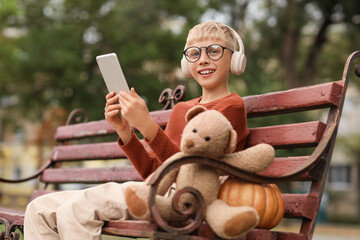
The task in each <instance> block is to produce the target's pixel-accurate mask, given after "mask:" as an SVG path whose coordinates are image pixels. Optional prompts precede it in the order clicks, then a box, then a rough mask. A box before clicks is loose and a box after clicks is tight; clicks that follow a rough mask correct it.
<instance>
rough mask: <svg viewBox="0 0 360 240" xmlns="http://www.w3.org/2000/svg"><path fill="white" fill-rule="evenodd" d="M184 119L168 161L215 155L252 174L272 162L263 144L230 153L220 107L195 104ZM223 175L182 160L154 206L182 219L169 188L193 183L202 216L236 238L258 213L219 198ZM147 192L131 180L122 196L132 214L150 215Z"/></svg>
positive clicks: (186, 202) (184, 204)
mask: <svg viewBox="0 0 360 240" xmlns="http://www.w3.org/2000/svg"><path fill="white" fill-rule="evenodd" d="M185 118H186V121H187V125H186V126H185V128H184V130H183V134H182V136H181V144H180V150H181V151H180V152H178V153H176V154H174V155H173V156H171V157H170V158H169V159H168V160H166V161H171V160H174V159H178V158H180V157H184V156H196V155H198V156H205V157H210V158H213V159H214V158H215V159H218V160H220V161H224V162H227V163H229V164H231V165H233V166H235V167H237V168H241V169H243V170H246V171H249V172H254V173H256V172H261V171H263V170H265V169H266V168H267V167H268V166H270V165H271V163H272V161H273V159H274V155H275V154H274V148H273V147H272V146H270V145H268V144H265V143H261V144H258V145H255V146H253V147H250V148H247V149H245V150H243V151H240V152H235V153H234V150H235V147H236V139H237V135H236V131H235V130H234V129H233V127H232V125H231V123H230V122H229V120H228V119H227V118H226V117H225V116H224V115H223V114H221V113H220V112H218V111H216V110H207V109H206V108H205V107H203V106H201V105H198V106H195V107H193V108H191V109H190V110H188V112H187V113H186V116H185ZM195 158H196V157H195ZM195 160H196V159H195ZM221 174H222V173H221V172H220V171H218V170H217V169H215V168H213V167H210V166H205V165H200V164H196V163H191V164H185V165H182V166H181V167H179V168H177V169H173V170H172V171H170V172H169V173H168V174H167V175H165V177H164V178H163V179H162V180H161V182H160V185H159V187H158V189H157V190H158V191H157V193H156V194H157V195H156V206H157V208H158V210H159V213H160V215H161V217H162V218H163V220H165V221H179V220H184V216H182V215H180V214H179V213H178V212H176V211H175V210H173V208H172V198H173V196H174V194H169V189H170V187H171V186H172V185H173V183H174V182H175V185H176V187H175V191H177V190H180V189H182V188H184V187H193V188H195V189H197V190H198V191H199V192H200V193H201V194H202V196H203V198H204V201H205V204H206V213H205V220H206V222H207V223H208V224H209V226H210V227H211V229H212V230H213V231H214V232H215V234H217V235H218V236H219V237H221V238H224V239H233V238H238V237H240V236H242V235H244V234H246V233H247V232H249V231H251V230H252V229H253V228H255V227H256V226H257V224H258V222H259V215H258V213H257V211H256V210H255V209H254V208H253V207H250V206H236V207H234V206H229V205H227V203H225V202H224V201H222V200H220V199H218V194H219V189H220V185H221V182H220V178H221V177H220V176H221ZM150 177H151V176H150ZM150 177H149V178H148V179H150ZM149 191H150V187H149V186H148V185H147V183H146V181H145V182H139V183H134V184H131V185H129V186H127V188H126V189H125V201H126V204H127V206H128V210H129V212H130V214H131V215H132V216H133V217H134V218H135V219H141V220H150V210H149V206H148V198H149ZM194 201H196V200H195V197H194V196H193V195H192V194H190V193H187V194H182V195H181V196H180V200H179V205H180V206H179V208H180V209H182V210H186V209H187V208H189V206H191V205H192V206H194V205H193V204H196V202H194Z"/></svg>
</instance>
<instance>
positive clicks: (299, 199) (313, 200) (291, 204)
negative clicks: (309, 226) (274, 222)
mask: <svg viewBox="0 0 360 240" xmlns="http://www.w3.org/2000/svg"><path fill="white" fill-rule="evenodd" d="M282 197H283V199H284V204H285V213H284V216H285V217H286V218H307V219H313V218H314V216H315V214H316V212H315V211H314V209H316V208H315V207H316V205H317V204H318V200H319V197H318V196H317V195H316V193H312V194H289V193H283V194H282Z"/></svg>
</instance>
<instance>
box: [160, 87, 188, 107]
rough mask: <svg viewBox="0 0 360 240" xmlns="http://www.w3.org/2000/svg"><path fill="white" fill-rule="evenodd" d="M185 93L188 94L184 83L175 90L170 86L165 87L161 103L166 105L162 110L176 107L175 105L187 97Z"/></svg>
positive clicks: (161, 95)
mask: <svg viewBox="0 0 360 240" xmlns="http://www.w3.org/2000/svg"><path fill="white" fill-rule="evenodd" d="M185 95H186V90H185V87H184V86H182V85H178V86H177V87H176V88H175V89H174V91H173V90H171V89H170V88H165V89H164V91H162V93H161V94H160V97H159V103H162V104H164V105H165V106H164V107H163V108H162V110H166V109H172V108H174V106H175V104H176V103H177V102H179V101H182V100H184V99H185Z"/></svg>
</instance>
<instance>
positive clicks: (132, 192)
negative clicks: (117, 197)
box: [125, 183, 150, 220]
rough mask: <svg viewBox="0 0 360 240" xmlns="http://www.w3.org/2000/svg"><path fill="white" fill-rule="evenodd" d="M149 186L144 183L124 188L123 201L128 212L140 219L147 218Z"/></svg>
mask: <svg viewBox="0 0 360 240" xmlns="http://www.w3.org/2000/svg"><path fill="white" fill-rule="evenodd" d="M149 190H150V188H149V187H148V186H146V185H145V184H144V183H139V184H134V185H131V186H128V187H127V188H126V189H125V201H126V205H127V207H128V210H129V212H130V214H131V215H132V216H133V217H134V218H136V219H141V220H149V218H150V211H149V207H148V199H149Z"/></svg>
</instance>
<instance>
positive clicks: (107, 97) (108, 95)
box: [105, 92, 115, 100]
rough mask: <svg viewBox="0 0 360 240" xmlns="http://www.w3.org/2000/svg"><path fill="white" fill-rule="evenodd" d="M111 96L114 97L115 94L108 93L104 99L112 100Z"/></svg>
mask: <svg viewBox="0 0 360 240" xmlns="http://www.w3.org/2000/svg"><path fill="white" fill-rule="evenodd" d="M113 96H115V92H110V93H108V94H106V97H105V99H106V100H108V99H110V98H112V97H113Z"/></svg>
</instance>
